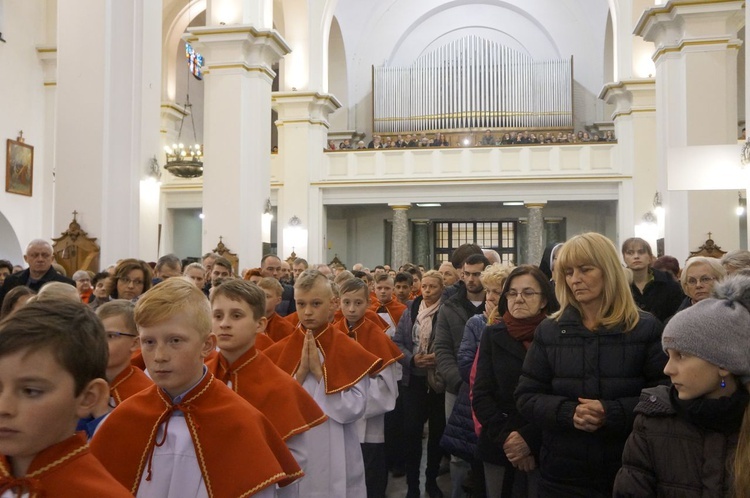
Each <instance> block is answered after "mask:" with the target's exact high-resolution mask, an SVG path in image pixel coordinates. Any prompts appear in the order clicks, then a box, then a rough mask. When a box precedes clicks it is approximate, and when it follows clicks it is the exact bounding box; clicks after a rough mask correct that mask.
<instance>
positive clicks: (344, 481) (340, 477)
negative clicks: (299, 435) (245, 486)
mask: <svg viewBox="0 0 750 498" xmlns="http://www.w3.org/2000/svg"><path fill="white" fill-rule="evenodd" d="M294 298H295V301H296V304H297V313H298V316H299V319H300V326H299V327H297V328H296V329H295V331H294V333H293V334H292V335H290V336H288V337H286V338H284V339H282V340H281V341H279V342H277V343H276V344H274V345H273V346H271V347H270V348H268V349H267V350H266V351H265V353H266V354H267V355H268V357H269V358H271V360H273V361H274V363H276V365H278V366H279V367H280V368H281V369H282V370H284V371H285V372H286V373H287V374H289V375H292V376H294V378H295V379H297V382H299V383H300V384H302V387H303V388H304V389H305V390H306V391H307V392H308V393H309V394H310V395H311V396H312V397H313V399H314V400H315V401H316V402H317V403H318V405H319V406H320V408H321V409H322V410H323V412H324V413H325V414H326V415H328V420H327V421H326V422H325V423H323V424H320V425H318V426H316V427H314V428H312V429H310V430H309V431H308V432H307V433H306V435H307V437H308V447H309V448H315V457H314V458H311V459H310V460H309V461H308V463H307V468H306V469H305V470H306V472H307V476H306V477H305V478H304V479H302V480H301V481H300V485H299V487H300V496H304V497H305V498H331V497H336V498H348V497H357V498H361V497H364V496H366V494H367V491H366V487H365V479H364V464H363V462H362V450H361V449H360V446H359V437H358V434H357V427H356V422H357V420H359V419H361V418H362V417H363V416H364V415H365V410H366V407H367V389H368V386H369V375H370V373H372V372H373V371H377V370H379V368H380V364H381V363H382V360H381V359H380V358H378V357H376V356H375V355H373V354H372V353H369V352H368V351H366V350H365V349H364V348H363V347H362V346H360V345H359V344H357V343H356V342H355V341H352V340H351V339H350V338H349V337H348V336H347V335H346V334H344V333H342V332H340V331H338V330H336V329H335V328H334V327H333V326H332V325H331V317H332V316H333V314H334V311H335V300H334V299H333V292H332V291H331V283H330V281H329V280H328V279H327V278H326V277H325V276H324V275H323V274H322V273H320V272H319V271H317V270H307V271H305V272H303V273H302V274H300V276H299V278H297V281H296V282H295V284H294Z"/></svg>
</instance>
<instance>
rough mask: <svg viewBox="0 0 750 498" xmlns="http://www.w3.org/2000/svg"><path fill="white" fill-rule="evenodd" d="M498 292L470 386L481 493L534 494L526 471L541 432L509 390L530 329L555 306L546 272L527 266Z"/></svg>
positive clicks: (533, 464)
mask: <svg viewBox="0 0 750 498" xmlns="http://www.w3.org/2000/svg"><path fill="white" fill-rule="evenodd" d="M500 296H501V297H500V301H499V303H498V304H499V306H498V313H499V316H500V317H501V320H500V321H499V322H498V323H495V324H493V325H490V326H488V327H487V328H486V330H485V331H484V334H483V335H482V338H481V342H480V345H479V359H478V360H477V372H476V378H475V380H474V387H473V391H472V394H473V400H472V406H473V408H474V413H475V415H476V417H477V420H479V422H480V423H481V424H482V432H481V433H480V435H479V445H478V454H479V458H480V459H481V460H482V461H483V462H484V470H485V481H486V483H487V496H492V497H501V496H502V497H506V496H520V497H525V496H536V493H535V492H534V487H533V484H532V483H531V482H528V481H531V479H527V473H529V472H532V471H533V470H534V469H535V468H536V466H537V465H536V457H538V455H539V443H540V441H541V434H540V431H539V430H538V429H537V428H536V427H535V426H534V425H532V424H530V423H529V422H528V421H526V420H524V419H523V418H522V417H521V416H520V415H519V414H518V410H516V405H515V401H514V399H513V391H515V389H516V386H517V385H518V378H519V377H520V375H521V366H522V365H523V359H524V357H525V356H526V351H527V349H528V348H529V346H530V345H531V340H532V338H533V334H534V330H535V329H536V327H537V326H538V325H539V323H541V321H542V320H544V318H546V316H547V315H548V314H550V313H551V312H553V311H557V308H558V305H557V299H555V295H554V294H553V292H552V287H551V286H550V285H549V283H548V279H547V277H546V275H544V273H542V272H541V271H540V270H539V269H538V268H536V267H534V266H530V265H524V266H519V267H518V268H515V269H514V270H513V271H512V272H511V273H510V275H509V276H508V278H507V280H506V281H505V285H504V286H503V289H502V291H501V294H500ZM514 489H515V492H513V491H512V490H514Z"/></svg>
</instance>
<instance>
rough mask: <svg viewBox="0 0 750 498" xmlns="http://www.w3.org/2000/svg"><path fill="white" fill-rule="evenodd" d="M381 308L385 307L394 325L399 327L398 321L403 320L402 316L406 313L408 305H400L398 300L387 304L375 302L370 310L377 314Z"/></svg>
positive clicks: (392, 300)
mask: <svg viewBox="0 0 750 498" xmlns="http://www.w3.org/2000/svg"><path fill="white" fill-rule="evenodd" d="M381 306H383V307H385V310H386V311H387V312H388V315H390V317H391V320H393V324H394V325H398V321H399V320H401V315H403V314H404V311H405V310H406V305H405V304H402V303H400V302H399V301H398V299H395V298H394V299H391V300H390V301H388V302H387V303H385V304H380V302H378V301H373V303H372V304H371V305H370V310H372V311H374V312H375V313H377V312H378V309H379V308H380V307H381ZM378 316H380V315H378Z"/></svg>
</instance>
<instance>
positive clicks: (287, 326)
mask: <svg viewBox="0 0 750 498" xmlns="http://www.w3.org/2000/svg"><path fill="white" fill-rule="evenodd" d="M295 316H296V315H295ZM295 326H296V325H292V323H291V322H289V321H288V320H285V319H284V317H282V316H280V315H279V314H278V313H276V312H274V313H273V314H272V315H271V316H270V317H269V318H268V325H266V334H268V337H270V338H271V339H273V341H274V342H279V341H280V340H282V339H283V338H284V337H286V336H289V335H292V332H294V327H295Z"/></svg>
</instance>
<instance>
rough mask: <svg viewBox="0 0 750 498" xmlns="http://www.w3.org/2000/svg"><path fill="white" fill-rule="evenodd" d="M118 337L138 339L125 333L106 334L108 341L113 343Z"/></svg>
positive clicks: (135, 335) (134, 335) (136, 335)
mask: <svg viewBox="0 0 750 498" xmlns="http://www.w3.org/2000/svg"><path fill="white" fill-rule="evenodd" d="M118 337H138V334H128V333H127V332H107V340H108V341H114V340H115V339H117V338H118Z"/></svg>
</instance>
